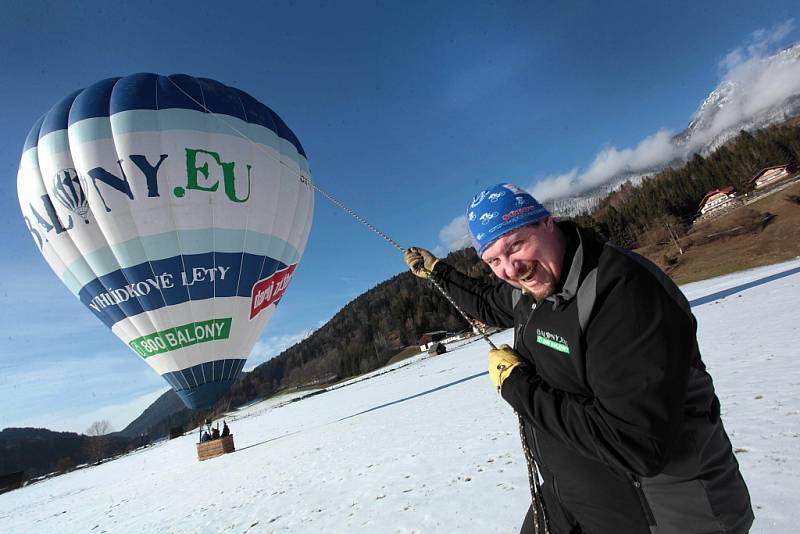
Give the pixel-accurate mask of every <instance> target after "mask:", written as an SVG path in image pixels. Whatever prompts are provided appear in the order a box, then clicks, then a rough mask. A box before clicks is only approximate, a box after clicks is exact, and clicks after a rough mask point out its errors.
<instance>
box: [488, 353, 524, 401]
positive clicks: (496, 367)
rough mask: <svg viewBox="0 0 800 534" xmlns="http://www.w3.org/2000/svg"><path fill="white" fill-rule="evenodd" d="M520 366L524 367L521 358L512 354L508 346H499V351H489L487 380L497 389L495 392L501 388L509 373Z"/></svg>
mask: <svg viewBox="0 0 800 534" xmlns="http://www.w3.org/2000/svg"><path fill="white" fill-rule="evenodd" d="M520 365H525V363H524V362H523V361H522V358H520V357H519V355H518V354H517V353H516V352H514V349H512V348H511V347H509V346H508V345H505V344H504V345H500V348H499V349H493V350H490V351H489V378H491V379H492V384H494V387H495V388H497V392H498V393H500V390H501V389H502V387H503V381H504V380H505V379H506V378H508V375H510V374H511V371H512V370H513V369H514V368H515V367H518V366H520Z"/></svg>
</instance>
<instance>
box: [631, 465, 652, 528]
mask: <svg viewBox="0 0 800 534" xmlns="http://www.w3.org/2000/svg"><path fill="white" fill-rule="evenodd" d="M631 479H632V482H633V489H634V491H635V492H636V495H637V496H638V497H639V504H641V505H642V511H643V512H644V516H645V518H647V524H648V525H650V526H651V527H654V526H656V517H655V515H653V509H652V508H650V503H648V502H647V496H646V495H645V494H644V489H642V483H641V481H640V480H639V478H638V477H637V476H636V475H631Z"/></svg>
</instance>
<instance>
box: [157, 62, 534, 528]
mask: <svg viewBox="0 0 800 534" xmlns="http://www.w3.org/2000/svg"><path fill="white" fill-rule="evenodd" d="M167 79H168V80H169V81H170V82H171V83H172V85H173V86H175V88H177V89H178V90H179V91H180V92H181V93H183V94H184V95H185V96H186V97H187V98H189V99H190V100H192V101H193V102H194V103H195V104H197V105H198V106H200V108H202V109H203V110H204V111H206V112H207V113H209V114H210V115H211V116H213V117H214V118H215V119H216V120H218V121H219V122H220V123H222V124H223V125H225V126H226V127H227V128H229V129H230V130H232V131H234V132H236V133H237V134H238V135H240V136H241V137H243V138H245V139H247V140H248V141H250V142H251V143H253V145H255V146H256V148H257V149H258V150H259V151H260V152H263V153H264V154H265V155H266V156H267V157H269V158H271V159H273V160H275V161H277V162H278V163H279V164H280V165H283V166H284V167H286V169H287V170H288V171H289V172H290V173H291V174H294V175H295V176H297V178H298V180H299V181H300V182H301V183H303V184H307V185H310V186H311V187H312V188H313V189H314V190H315V191H317V192H318V193H319V194H321V195H322V196H323V197H325V198H326V199H328V201H330V202H331V203H332V204H334V205H335V206H337V207H338V208H340V209H342V210H343V211H345V212H346V213H348V214H350V216H352V217H353V218H354V219H355V220H357V221H358V222H360V223H361V224H363V225H364V226H366V227H367V228H369V229H370V230H371V231H372V232H374V233H375V234H376V235H378V236H379V237H380V238H382V239H383V240H384V241H386V242H387V243H389V244H390V245H392V246H393V247H395V248H396V249H398V250H399V251H400V252H405V251H406V249H405V248H403V247H402V246H400V244H399V243H398V242H397V241H395V240H394V239H392V238H391V237H389V236H388V235H386V234H385V233H384V232H382V231H380V230H379V229H378V228H376V227H375V226H374V225H372V224H371V223H370V222H369V221H367V220H366V219H365V218H364V217H362V216H360V215H359V214H358V213H356V212H355V210H353V209H351V208H349V207H347V206H346V205H344V204H343V203H342V202H340V201H339V200H338V199H337V198H336V197H334V196H333V195H331V194H330V193H328V192H327V191H325V190H324V189H322V188H321V187H319V186H318V185H317V184H316V183H315V182H314V181H313V180H311V178H310V177H308V176H305V175H302V174H300V173H298V172H297V171H295V170H294V169H292V168H291V167H289V166H288V165H286V163H285V162H283V161H281V160H280V158H276V157H275V156H274V155H272V154H271V153H270V152H268V151H267V150H265V149H264V148H263V147H262V146H261V145H259V144H258V143H256V142H255V141H253V140H252V139H250V137H249V136H248V135H247V134H246V133H244V132H242V131H241V130H239V129H238V128H236V127H235V126H234V125H233V124H231V123H229V122H227V121H225V120H223V119H222V118H221V117H219V116H218V115H217V114H216V113H214V112H213V111H211V110H210V109H208V107H206V105H205V103H203V102H200V101H199V100H197V99H196V98H195V97H194V96H192V95H191V94H189V93H188V92H186V91H185V90H184V89H183V88H182V87H181V86H179V85H178V84H177V83H175V81H174V80H173V79H172V78H167ZM428 280H430V281H431V282H432V283H433V285H434V287H436V289H438V290H439V292H440V293H441V294H442V295H443V296H444V297H445V299H447V301H448V302H449V303H450V304H451V305H452V306H453V307H454V308H455V309H456V310H457V311H458V313H459V314H461V317H463V318H464V320H465V321H466V322H467V323H468V324H469V325H470V327H471V328H472V331H473V332H475V333H477V334H479V335H480V336H481V337H482V338H483V339H484V340H485V341H486V343H488V344H489V346H490V347H491V348H492V349H497V346H495V344H494V343H493V342H492V340H491V339H489V336H488V335H487V334H486V331H485V330H484V329H482V328H478V327H477V326H476V325H474V324H473V323H472V320H471V319H470V318H469V316H468V315H467V314H466V313H465V312H464V310H462V309H461V306H459V305H458V304H457V303H456V302H455V301H454V300H453V299H452V297H450V295H449V294H448V293H447V291H445V289H444V288H443V287H442V286H441V284H439V282H437V281H436V280H434V279H433V277H428ZM517 417H518V418H519V425H520V426H519V431H520V439H521V440H522V449H523V451H524V452H525V460H526V462H527V464H528V483H529V485H530V491H531V499H532V506H533V514H534V516H533V521H534V529H535V531H536V533H537V534H538V532H539V512H538V509H537V506H536V505H537V501H540V499H539V489H540V488H539V479H538V475H537V472H536V463H535V462H534V461H533V455H532V454H531V451H530V447H528V440H527V438H526V436H525V432H524V429H523V423H522V417H521V416H519V414H517ZM541 507H542V515H543V516H544V515H545V509H544V502H543V501H542V502H541ZM544 528H545V534H549V530H548V526H547V518H546V517H544Z"/></svg>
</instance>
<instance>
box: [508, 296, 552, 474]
mask: <svg viewBox="0 0 800 534" xmlns="http://www.w3.org/2000/svg"><path fill="white" fill-rule="evenodd" d="M534 310H536V302H535V301H534V302H533V303H532V304H531V311H530V312H529V313H528V317H527V318H526V319H525V322H524V323H523V324H522V328H520V329H519V331H518V332H517V333H516V335H515V336H514V350H517V345H518V343H519V340H520V339H521V338H522V334H523V333H524V332H525V330H526V329H527V328H528V323H529V322H531V317H533V312H534ZM524 428H529V429H530V434H531V437H532V438H533V450H534V452H535V453H536V461H537V462H539V463H541V464H542V465H545V464H544V462H543V461H542V451H541V450H540V449H539V440H538V439H536V429H535V428H533V425H532V424H527V425H525V427H524Z"/></svg>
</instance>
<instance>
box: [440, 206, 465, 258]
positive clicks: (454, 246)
mask: <svg viewBox="0 0 800 534" xmlns="http://www.w3.org/2000/svg"><path fill="white" fill-rule="evenodd" d="M439 241H441V242H442V244H443V245H444V248H445V249H446V250H447V251H451V250H459V249H462V248H464V247H468V246H469V245H470V244H471V242H470V238H469V229H468V228H467V218H466V216H464V215H459V216H458V217H456V218H455V219H453V220H452V221H450V222H449V223H448V224H447V225H446V226H445V227H444V228H442V229H441V230H439ZM438 250H439V249H438V248H437V251H438ZM439 255H440V256H443V255H444V254H441V253H439Z"/></svg>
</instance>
